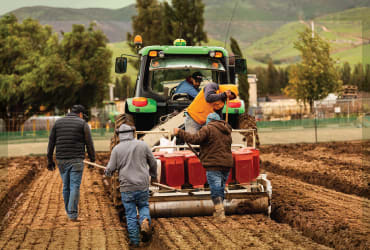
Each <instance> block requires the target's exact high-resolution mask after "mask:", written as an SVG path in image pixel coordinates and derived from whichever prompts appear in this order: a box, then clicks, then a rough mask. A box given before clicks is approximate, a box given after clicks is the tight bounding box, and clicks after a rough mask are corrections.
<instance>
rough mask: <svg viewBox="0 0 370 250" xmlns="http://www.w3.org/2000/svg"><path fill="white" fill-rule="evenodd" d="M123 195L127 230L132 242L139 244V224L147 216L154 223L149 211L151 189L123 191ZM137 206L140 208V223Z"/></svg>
mask: <svg viewBox="0 0 370 250" xmlns="http://www.w3.org/2000/svg"><path fill="white" fill-rule="evenodd" d="M121 197H122V203H123V206H124V207H125V213H126V221H127V230H128V236H129V238H130V242H131V243H132V244H135V245H139V243H140V230H139V224H141V223H142V222H143V220H144V219H146V218H147V219H148V220H149V224H151V223H152V222H151V219H150V212H149V190H144V191H128V192H121ZM136 207H137V208H138V210H139V224H138V221H137V216H136V215H137V212H136Z"/></svg>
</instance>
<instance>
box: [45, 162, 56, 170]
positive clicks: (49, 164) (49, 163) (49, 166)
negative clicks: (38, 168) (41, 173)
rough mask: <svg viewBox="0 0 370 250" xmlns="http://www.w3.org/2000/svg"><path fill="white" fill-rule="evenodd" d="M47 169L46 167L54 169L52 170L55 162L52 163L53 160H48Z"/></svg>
mask: <svg viewBox="0 0 370 250" xmlns="http://www.w3.org/2000/svg"><path fill="white" fill-rule="evenodd" d="M47 169H48V170H49V171H54V170H55V163H54V162H53V161H49V162H48V166H47Z"/></svg>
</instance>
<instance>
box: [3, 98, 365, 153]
mask: <svg viewBox="0 0 370 250" xmlns="http://www.w3.org/2000/svg"><path fill="white" fill-rule="evenodd" d="M294 110H295V112H293V111H294ZM62 116H63V115H59V116H45V114H37V115H35V116H33V117H30V118H28V119H26V121H24V120H23V119H24V118H23V117H22V115H19V114H17V115H15V116H13V117H15V118H13V119H12V120H8V121H5V120H1V119H0V150H1V155H3V156H7V155H8V151H9V150H13V151H14V150H15V151H16V150H17V149H16V147H15V145H17V144H19V145H26V146H25V147H30V148H32V147H34V146H35V145H37V144H38V143H41V144H42V143H43V144H46V145H43V146H40V147H42V150H41V151H42V153H45V151H46V146H47V142H48V137H49V134H50V130H51V128H52V127H53V126H54V124H55V121H56V120H57V119H59V118H60V117H62ZM256 118H259V119H257V120H258V121H257V127H258V131H259V135H260V138H261V143H262V144H275V143H298V142H321V141H333V140H343V141H344V140H363V139H369V138H370V135H368V132H369V131H370V99H355V100H353V99H349V100H339V101H336V102H329V103H316V104H315V107H314V112H313V113H310V112H307V111H305V109H304V108H302V107H301V106H298V107H294V108H293V107H292V106H285V107H284V106H283V105H279V106H278V107H276V106H275V107H273V106H271V107H270V108H269V109H260V110H259V113H258V116H256ZM16 119H19V120H18V121H17V120H16ZM22 120H23V123H21V122H22ZM6 122H8V124H6ZM17 124H18V125H17ZM89 125H90V128H91V132H92V137H93V140H94V141H96V142H97V143H96V144H97V145H99V142H101V144H102V146H101V148H100V149H99V147H97V148H98V150H104V151H106V150H108V148H109V140H110V138H111V137H112V136H113V121H112V120H111V114H110V113H109V111H106V110H104V109H96V110H94V111H93V112H91V115H90V120H89ZM12 126H13V127H12ZM8 128H13V129H11V130H10V131H9V130H8ZM14 128H18V129H14ZM9 153H10V152H9Z"/></svg>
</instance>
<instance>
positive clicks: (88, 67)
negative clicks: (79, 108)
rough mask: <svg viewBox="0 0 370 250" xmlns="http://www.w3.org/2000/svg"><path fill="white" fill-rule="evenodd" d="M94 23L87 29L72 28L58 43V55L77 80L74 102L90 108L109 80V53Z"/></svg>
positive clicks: (79, 26)
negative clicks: (72, 71) (78, 78)
mask: <svg viewBox="0 0 370 250" xmlns="http://www.w3.org/2000/svg"><path fill="white" fill-rule="evenodd" d="M95 26H96V25H95V24H94V23H92V24H90V26H89V28H88V29H85V27H84V26H83V25H77V24H75V25H73V28H72V32H69V33H65V34H64V36H63V40H62V42H61V55H62V57H63V59H64V60H65V61H66V63H67V65H69V66H70V67H71V68H72V69H73V70H75V71H76V72H78V74H79V75H80V77H81V78H80V79H81V81H77V82H76V83H75V87H76V90H75V91H76V94H77V95H76V96H75V97H74V99H73V102H74V103H80V104H83V105H85V106H86V107H91V106H93V105H95V104H97V103H101V102H102V101H103V99H104V94H105V93H106V92H107V88H108V85H107V84H108V82H109V81H110V70H111V57H112V52H111V51H110V50H109V49H108V48H107V47H106V45H107V38H106V36H105V35H104V34H103V33H102V32H101V31H100V30H95Z"/></svg>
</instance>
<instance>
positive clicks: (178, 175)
mask: <svg viewBox="0 0 370 250" xmlns="http://www.w3.org/2000/svg"><path fill="white" fill-rule="evenodd" d="M161 170H162V171H161V183H162V184H165V185H167V186H170V187H174V188H181V186H182V185H183V184H184V182H185V176H184V156H183V155H181V154H177V153H169V154H165V155H164V164H163V165H162V169H161Z"/></svg>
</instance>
